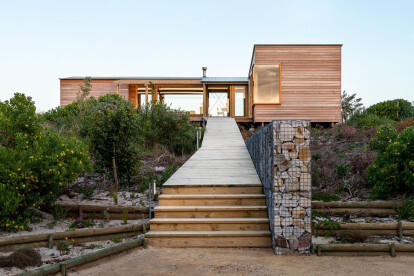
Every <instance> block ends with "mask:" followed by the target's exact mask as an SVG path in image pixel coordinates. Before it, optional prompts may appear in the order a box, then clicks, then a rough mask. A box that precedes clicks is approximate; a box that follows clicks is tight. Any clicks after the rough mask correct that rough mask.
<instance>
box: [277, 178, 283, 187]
mask: <svg viewBox="0 0 414 276" xmlns="http://www.w3.org/2000/svg"><path fill="white" fill-rule="evenodd" d="M282 185H283V179H282V178H281V177H279V178H278V179H277V180H275V186H277V187H280V186H282Z"/></svg>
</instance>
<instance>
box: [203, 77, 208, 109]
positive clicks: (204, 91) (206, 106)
mask: <svg viewBox="0 0 414 276" xmlns="http://www.w3.org/2000/svg"><path fill="white" fill-rule="evenodd" d="M207 101H208V98H207V85H206V84H203V116H205V117H206V116H208V110H207V109H208V103H207Z"/></svg>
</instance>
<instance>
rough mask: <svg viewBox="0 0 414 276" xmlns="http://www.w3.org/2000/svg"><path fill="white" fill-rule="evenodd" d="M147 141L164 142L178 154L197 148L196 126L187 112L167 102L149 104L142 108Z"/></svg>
mask: <svg viewBox="0 0 414 276" xmlns="http://www.w3.org/2000/svg"><path fill="white" fill-rule="evenodd" d="M140 115H141V120H142V125H143V126H144V132H143V134H144V137H145V143H146V145H147V146H149V147H153V146H154V145H155V144H157V143H158V144H162V145H165V146H167V147H168V149H169V150H170V151H172V152H174V153H175V154H177V155H181V154H183V153H191V152H193V151H194V150H195V143H196V133H197V131H196V128H195V126H194V125H193V124H192V123H191V121H190V117H189V116H188V114H187V113H185V112H182V111H180V110H173V109H170V107H168V106H167V105H165V104H149V105H146V106H145V107H143V108H142V109H141V110H140Z"/></svg>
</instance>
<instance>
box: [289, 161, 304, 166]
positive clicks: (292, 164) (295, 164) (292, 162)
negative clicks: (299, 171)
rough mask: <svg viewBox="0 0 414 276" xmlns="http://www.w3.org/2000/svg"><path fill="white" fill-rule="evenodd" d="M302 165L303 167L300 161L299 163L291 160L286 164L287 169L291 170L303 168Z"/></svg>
mask: <svg viewBox="0 0 414 276" xmlns="http://www.w3.org/2000/svg"><path fill="white" fill-rule="evenodd" d="M303 166H304V165H303V162H302V161H300V160H299V159H293V160H290V161H289V162H288V167H289V168H293V167H299V168H301V167H303Z"/></svg>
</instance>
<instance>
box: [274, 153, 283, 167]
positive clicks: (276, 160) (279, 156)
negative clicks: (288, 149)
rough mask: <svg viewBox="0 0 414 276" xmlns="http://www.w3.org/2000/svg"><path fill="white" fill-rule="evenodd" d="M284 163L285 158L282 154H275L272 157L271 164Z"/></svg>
mask: <svg viewBox="0 0 414 276" xmlns="http://www.w3.org/2000/svg"><path fill="white" fill-rule="evenodd" d="M285 161H286V157H285V155H283V154H277V155H275V156H274V157H273V162H274V164H275V165H280V164H282V163H283V162H285Z"/></svg>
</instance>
